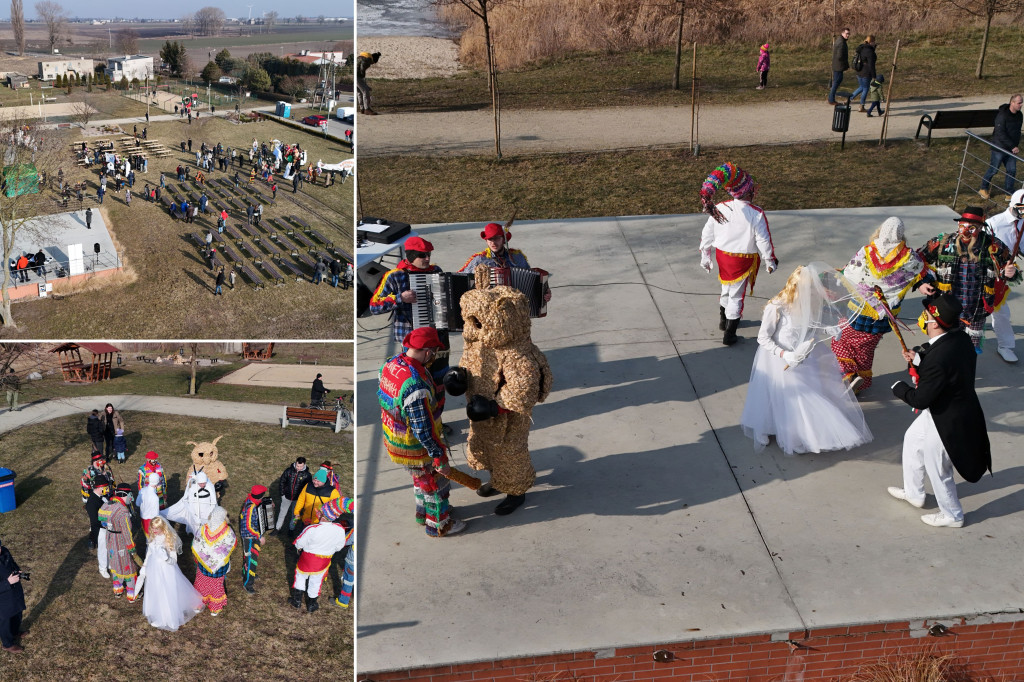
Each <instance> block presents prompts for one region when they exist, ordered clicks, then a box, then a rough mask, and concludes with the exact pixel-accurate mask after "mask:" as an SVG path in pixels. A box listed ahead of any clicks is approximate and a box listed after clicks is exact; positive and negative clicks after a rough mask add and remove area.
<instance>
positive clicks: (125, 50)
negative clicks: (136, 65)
mask: <svg viewBox="0 0 1024 682" xmlns="http://www.w3.org/2000/svg"><path fill="white" fill-rule="evenodd" d="M114 40H115V44H116V45H117V50H118V52H119V53H120V54H129V55H130V54H138V53H139V33H138V31H136V30H135V29H134V28H122V29H120V30H119V31H118V32H117V33H115V34H114Z"/></svg>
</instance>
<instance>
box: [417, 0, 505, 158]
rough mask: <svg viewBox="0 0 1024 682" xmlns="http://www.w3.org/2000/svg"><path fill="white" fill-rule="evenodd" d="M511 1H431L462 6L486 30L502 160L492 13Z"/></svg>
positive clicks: (496, 139) (497, 152) (497, 149)
mask: <svg viewBox="0 0 1024 682" xmlns="http://www.w3.org/2000/svg"><path fill="white" fill-rule="evenodd" d="M508 1H509V0H431V3H432V4H433V5H435V6H437V7H445V6H450V5H462V6H463V7H465V8H466V9H468V10H469V11H470V12H472V13H473V14H475V15H476V16H477V18H478V19H480V22H481V23H482V24H483V29H484V46H485V48H486V50H487V87H488V89H489V90H490V92H491V110H492V111H493V112H494V154H495V155H496V156H497V157H498V158H499V159H500V158H501V114H500V109H501V107H500V101H499V98H498V68H497V66H496V65H495V64H494V45H493V44H492V42H491V19H490V15H489V13H490V11H491V10H492V9H494V8H495V7H497V6H498V5H503V4H505V3H506V2H508Z"/></svg>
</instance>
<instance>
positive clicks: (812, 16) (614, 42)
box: [438, 0, 1021, 70]
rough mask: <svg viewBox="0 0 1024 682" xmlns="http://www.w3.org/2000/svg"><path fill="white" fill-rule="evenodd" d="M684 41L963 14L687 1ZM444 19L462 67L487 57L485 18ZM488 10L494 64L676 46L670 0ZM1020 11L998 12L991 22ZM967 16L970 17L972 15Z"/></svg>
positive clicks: (506, 66) (772, 36) (596, 0)
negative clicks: (454, 38)
mask: <svg viewBox="0 0 1024 682" xmlns="http://www.w3.org/2000/svg"><path fill="white" fill-rule="evenodd" d="M685 1H686V10H685V12H686V13H685V19H684V28H683V41H684V42H688V43H690V42H694V41H696V42H699V43H702V44H709V43H723V42H728V41H740V42H749V43H757V44H759V43H763V42H765V41H769V42H800V43H805V44H806V43H807V42H808V41H811V42H815V41H817V42H820V43H821V44H822V46H823V47H827V46H828V45H830V44H831V39H832V36H833V35H834V31H837V30H838V29H839V28H841V27H843V26H849V27H850V28H851V29H852V30H853V33H854V37H853V40H854V41H855V42H859V41H860V40H861V38H863V36H865V35H867V34H869V33H873V34H876V35H884V36H894V35H895V36H899V35H903V34H906V33H909V32H929V33H949V32H951V31H955V30H960V29H961V28H962V27H963V25H964V19H965V15H964V14H963V13H961V12H960V11H959V10H957V9H956V8H955V7H953V6H952V5H950V4H949V3H947V2H942V1H941V0H935V1H933V2H920V3H911V2H892V1H891V0H840V1H839V2H838V3H837V10H838V11H837V13H836V14H835V15H833V12H832V3H823V2H814V1H813V0H780V1H779V2H777V3H775V4H774V5H772V7H771V8H770V10H766V8H765V5H764V3H763V2H760V1H759V0H737V1H736V2H734V3H729V10H728V11H724V10H722V9H721V7H722V5H721V3H714V2H712V1H711V0H685ZM438 2H439V4H440V6H439V11H440V14H441V18H442V19H443V20H444V21H446V22H447V23H448V24H449V26H450V27H451V28H452V29H453V30H455V31H456V32H459V33H461V35H460V38H459V57H460V59H461V61H462V63H463V64H464V65H466V66H470V67H474V68H484V67H485V65H486V63H487V58H486V46H485V44H484V34H483V26H482V22H481V21H480V20H479V19H478V18H477V17H476V16H475V15H474V14H473V13H471V12H470V11H469V10H468V9H467V8H466V7H464V6H463V5H461V4H460V2H459V0H438ZM491 3H492V6H491V8H490V9H489V12H488V16H489V20H490V24H491V37H492V42H493V43H494V53H495V59H496V62H497V66H498V69H499V70H513V69H517V68H521V67H523V66H525V65H527V64H530V63H533V62H536V61H539V60H543V59H550V58H555V57H559V56H561V55H565V54H568V53H571V52H622V51H632V50H650V49H657V48H666V47H671V46H673V45H675V40H676V32H677V30H678V21H679V4H678V3H677V2H675V1H673V0H648V1H646V2H637V0H491ZM1020 18H1021V17H1020V13H1018V15H1017V16H1010V15H997V18H996V21H995V22H993V23H995V24H1010V23H1012V22H1013V21H1016V20H1019V19H1020ZM969 20H970V19H969Z"/></svg>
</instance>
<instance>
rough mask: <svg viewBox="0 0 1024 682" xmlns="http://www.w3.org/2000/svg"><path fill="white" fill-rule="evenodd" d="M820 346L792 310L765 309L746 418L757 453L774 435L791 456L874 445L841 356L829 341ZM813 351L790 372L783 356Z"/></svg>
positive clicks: (744, 423) (771, 305)
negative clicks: (841, 365) (841, 366)
mask: <svg viewBox="0 0 1024 682" xmlns="http://www.w3.org/2000/svg"><path fill="white" fill-rule="evenodd" d="M819 336H820V334H819ZM815 341H817V339H814V338H808V337H807V335H806V329H802V328H801V324H800V323H799V322H795V321H794V319H793V316H792V314H791V310H790V306H787V305H780V304H778V303H776V302H775V301H771V302H769V303H768V305H766V306H765V309H764V316H763V317H762V319H761V330H760V332H758V335H757V342H758V344H759V347H758V349H757V355H756V356H755V357H754V366H753V368H752V369H751V371H750V386H749V388H748V389H747V402H746V405H744V406H743V416H742V417H741V418H740V425H741V426H742V427H743V433H744V434H746V435H747V436H748V437H749V438H753V439H754V447H755V448H756V449H758V450H760V449H763V448H764V447H765V446H766V445H768V437H769V436H771V435H774V436H775V440H776V442H777V443H778V445H779V447H780V448H781V449H782V451H783V452H785V453H786V454H787V455H792V454H794V453H801V452H824V451H828V450H839V449H846V450H849V449H850V448H855V447H857V446H858V445H863V444H864V443H867V442H869V441H871V439H872V437H873V436H872V435H871V431H870V430H869V429H868V425H867V423H866V422H865V421H864V412H863V411H862V410H861V407H860V404H859V403H858V402H857V399H856V398H855V397H854V395H853V391H851V390H849V388H848V387H847V385H846V383H844V382H843V380H842V372H841V371H840V369H839V362H838V361H837V360H836V356H835V355H834V354H833V353H832V351H831V350H830V348H829V345H828V344H827V343H825V342H824V340H821V341H818V342H817V343H815ZM812 343H813V344H814V345H813V347H812ZM808 347H810V350H809V353H808V354H807V357H806V358H805V359H804V360H803V361H802V362H800V363H799V364H797V365H796V366H791V367H789V369H786V366H787V362H786V361H785V360H783V359H782V358H781V357H779V352H780V351H783V350H786V351H794V350H798V349H801V350H803V351H804V352H807V349H808ZM798 352H799V351H798Z"/></svg>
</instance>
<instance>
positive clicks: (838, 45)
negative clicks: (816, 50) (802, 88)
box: [828, 28, 850, 104]
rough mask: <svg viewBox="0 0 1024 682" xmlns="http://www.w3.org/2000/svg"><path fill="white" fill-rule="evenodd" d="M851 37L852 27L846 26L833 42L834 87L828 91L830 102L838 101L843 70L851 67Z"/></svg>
mask: <svg viewBox="0 0 1024 682" xmlns="http://www.w3.org/2000/svg"><path fill="white" fill-rule="evenodd" d="M849 39H850V29H848V28H844V29H843V30H842V31H840V32H839V35H838V36H836V40H835V42H834V43H832V87H831V88H829V91H828V103H829V104H835V103H836V90H838V89H839V84H840V83H842V82H843V72H844V71H846V70H847V69H849V68H850V48H849V46H848V45H847V44H846V41H847V40H849Z"/></svg>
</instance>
